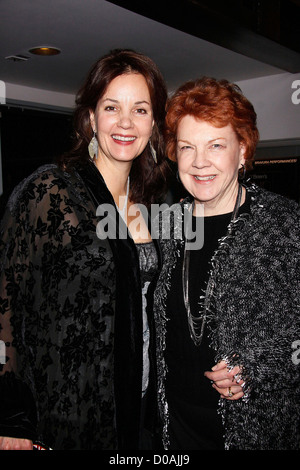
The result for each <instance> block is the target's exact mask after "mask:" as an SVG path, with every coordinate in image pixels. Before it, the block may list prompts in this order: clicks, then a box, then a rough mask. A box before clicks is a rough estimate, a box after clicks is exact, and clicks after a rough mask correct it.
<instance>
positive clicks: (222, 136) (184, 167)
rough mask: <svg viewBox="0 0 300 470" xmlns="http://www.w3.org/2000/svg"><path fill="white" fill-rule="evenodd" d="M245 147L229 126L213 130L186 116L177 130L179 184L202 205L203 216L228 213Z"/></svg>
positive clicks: (211, 126)
mask: <svg viewBox="0 0 300 470" xmlns="http://www.w3.org/2000/svg"><path fill="white" fill-rule="evenodd" d="M243 155H244V148H243V146H242V145H241V144H240V142H239V141H238V138H237V136H236V134H235V132H234V130H233V128H232V126H231V125H227V126H225V127H221V128H219V127H214V126H213V125H211V124H210V123H208V122H206V121H201V120H197V119H195V118H194V117H193V116H190V115H188V116H185V117H183V118H182V120H181V121H180V123H179V125H178V130H177V161H178V171H179V176H180V179H181V181H182V184H183V185H184V186H185V188H186V189H187V191H188V192H189V193H190V194H191V195H192V196H193V197H194V198H195V202H196V203H203V204H204V211H205V213H206V215H217V214H224V213H226V212H231V211H232V210H233V207H234V204H235V198H236V194H237V189H238V179H237V178H238V170H239V168H240V167H241V165H242V164H244V156H243Z"/></svg>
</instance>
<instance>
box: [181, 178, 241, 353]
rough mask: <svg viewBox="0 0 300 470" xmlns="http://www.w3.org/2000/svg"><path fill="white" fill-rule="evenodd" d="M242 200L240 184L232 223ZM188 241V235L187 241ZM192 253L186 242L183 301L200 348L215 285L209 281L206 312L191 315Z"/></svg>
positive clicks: (191, 329)
mask: <svg viewBox="0 0 300 470" xmlns="http://www.w3.org/2000/svg"><path fill="white" fill-rule="evenodd" d="M241 198H242V185H241V184H239V188H238V194H237V198H236V201H235V206H234V210H233V212H232V216H231V219H230V221H231V222H232V221H233V220H235V219H236V217H237V213H238V210H239V207H240V204H241ZM194 205H195V201H194V202H193V203H191V204H190V206H189V208H188V211H189V212H191V211H192V210H193V209H194ZM187 240H188V234H186V241H187ZM190 252H191V250H188V249H186V242H185V245H184V254H183V265H182V288H183V301H184V306H185V310H186V313H187V320H188V327H189V332H190V336H191V338H192V340H193V342H194V344H195V345H196V346H200V344H201V342H202V338H203V333H204V327H205V323H206V310H207V308H206V307H207V305H206V303H207V298H208V297H209V296H210V294H211V292H212V289H213V285H212V282H211V279H210V281H208V284H207V288H206V293H205V303H204V311H203V313H202V315H199V316H197V317H195V316H194V315H193V314H192V313H191V307H190V301H189V267H190Z"/></svg>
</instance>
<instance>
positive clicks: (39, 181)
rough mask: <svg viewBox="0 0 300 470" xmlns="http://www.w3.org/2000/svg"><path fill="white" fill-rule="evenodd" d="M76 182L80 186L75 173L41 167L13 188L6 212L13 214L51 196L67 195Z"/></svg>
mask: <svg viewBox="0 0 300 470" xmlns="http://www.w3.org/2000/svg"><path fill="white" fill-rule="evenodd" d="M76 181H77V184H80V179H79V178H78V176H77V175H76V173H75V172H74V173H71V172H66V171H63V170H62V169H61V168H59V167H58V166H57V165H56V164H48V165H43V166H41V167H39V168H38V169H37V170H36V171H34V172H33V173H32V174H31V175H29V176H27V177H26V178H25V179H24V180H22V181H21V182H20V183H19V184H18V185H17V186H16V187H15V188H14V190H13V192H12V193H11V196H10V198H9V200H8V204H7V207H8V210H10V212H12V213H14V212H15V211H17V210H18V207H19V206H20V205H22V206H28V205H30V204H31V203H33V202H34V204H39V203H41V202H42V201H43V200H45V199H47V198H49V197H51V196H50V195H51V194H59V193H62V192H65V193H68V191H69V189H70V188H72V187H74V186H76Z"/></svg>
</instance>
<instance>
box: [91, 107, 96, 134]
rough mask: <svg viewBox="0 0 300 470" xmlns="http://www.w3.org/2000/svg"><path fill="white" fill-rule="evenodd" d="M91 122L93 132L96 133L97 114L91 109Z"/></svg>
mask: <svg viewBox="0 0 300 470" xmlns="http://www.w3.org/2000/svg"><path fill="white" fill-rule="evenodd" d="M90 122H91V126H92V129H93V132H95V130H96V126H95V113H94V111H92V110H91V109H90Z"/></svg>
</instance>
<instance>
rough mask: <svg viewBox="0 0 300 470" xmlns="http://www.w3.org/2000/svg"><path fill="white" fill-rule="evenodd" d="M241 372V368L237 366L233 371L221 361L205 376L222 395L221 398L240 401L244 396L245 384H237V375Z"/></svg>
mask: <svg viewBox="0 0 300 470" xmlns="http://www.w3.org/2000/svg"><path fill="white" fill-rule="evenodd" d="M240 372H241V370H240V367H239V366H236V367H234V368H233V369H232V370H231V371H229V370H228V365H227V363H226V362H225V361H220V362H218V364H216V365H215V366H214V367H212V370H211V371H208V372H205V373H204V375H205V377H207V378H208V379H209V380H211V381H212V382H213V384H212V386H213V388H214V389H215V390H216V391H217V392H219V393H220V395H221V398H226V399H227V400H238V399H239V398H242V396H243V395H244V391H243V387H242V385H243V382H237V379H236V378H235V375H237V374H239V373H240Z"/></svg>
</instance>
